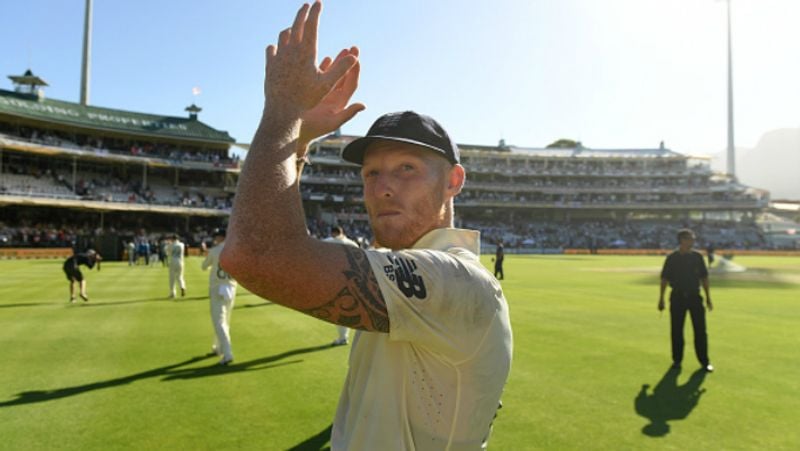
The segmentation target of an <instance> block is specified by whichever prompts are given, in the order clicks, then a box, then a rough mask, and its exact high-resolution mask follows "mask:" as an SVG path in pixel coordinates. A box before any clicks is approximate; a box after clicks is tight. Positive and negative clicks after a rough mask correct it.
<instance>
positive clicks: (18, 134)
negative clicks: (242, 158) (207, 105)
mask: <svg viewBox="0 0 800 451" xmlns="http://www.w3.org/2000/svg"><path fill="white" fill-rule="evenodd" d="M9 78H11V79H12V80H13V81H14V82H15V84H16V89H15V90H14V91H8V90H2V89H0V245H5V246H54V247H64V246H66V247H69V246H73V245H76V246H78V247H85V246H87V245H89V244H91V245H93V246H95V247H97V248H99V250H100V251H101V252H102V253H103V254H104V255H106V256H110V257H112V258H113V257H114V256H117V257H119V256H120V255H121V249H122V246H121V242H122V241H123V240H127V239H129V238H132V236H133V235H134V234H140V233H141V231H142V230H145V233H146V234H148V235H160V234H164V233H168V232H179V233H181V234H182V235H184V236H185V237H186V238H187V239H188V240H189V242H190V243H192V242H194V241H197V239H199V238H200V237H201V236H202V235H204V234H205V231H207V230H209V229H210V228H212V227H214V226H217V225H221V224H222V223H223V222H224V221H226V219H227V216H228V215H229V212H230V206H231V202H232V198H233V194H234V192H235V188H236V181H237V178H238V173H239V170H238V161H237V160H236V159H235V158H232V157H231V154H230V148H231V145H232V144H233V143H234V139H233V138H231V137H230V136H229V135H228V133H227V132H224V131H219V130H216V129H214V128H212V127H210V126H208V125H206V124H204V123H202V122H201V121H200V120H199V119H198V115H197V113H198V112H199V111H200V108H198V107H196V106H195V105H192V106H190V107H188V108H186V110H187V111H188V112H189V114H188V116H187V117H173V116H164V115H156V114H146V113H136V112H130V111H124V110H117V109H110V108H100V107H95V106H85V105H80V104H77V103H72V102H65V101H60V100H50V99H46V98H45V97H44V95H43V92H42V90H41V89H40V88H39V86H43V85H45V86H46V82H44V80H42V79H40V78H39V77H36V76H35V75H33V74H32V73H31V72H30V71H28V72H26V73H25V74H24V75H22V76H15V77H9ZM153 238H155V237H153Z"/></svg>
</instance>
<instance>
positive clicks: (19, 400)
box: [0, 345, 330, 409]
mask: <svg viewBox="0 0 800 451" xmlns="http://www.w3.org/2000/svg"><path fill="white" fill-rule="evenodd" d="M323 349H330V346H329V345H325V346H313V347H308V348H300V349H295V350H292V351H286V352H282V353H280V354H275V355H272V356H269V357H263V358H260V359H255V360H250V361H248V362H242V363H236V364H232V365H229V366H220V365H217V364H216V362H214V364H213V365H212V366H207V367H202V368H186V369H178V368H180V367H182V366H186V365H190V364H192V363H196V362H200V361H203V360H206V359H208V358H211V357H212V355H206V356H197V357H192V358H190V359H187V360H184V361H182V362H178V363H175V364H172V365H166V366H162V367H158V368H154V369H152V370H148V371H142V372H141V373H135V374H131V375H130V376H125V377H119V378H116V379H109V380H106V381H100V382H92V383H89V384H84V385H76V386H73V387H64V388H57V389H53V390H31V391H24V392H20V393H18V394H17V395H16V398H14V399H10V400H8V401H3V402H0V409H2V408H4V407H13V406H17V405H23V404H35V403H40V402H45V401H54V400H57V399H61V398H68V397H70V396H75V395H80V394H82V393H86V392H91V391H94V390H102V389H105V388H113V387H118V386H121V385H126V384H130V383H131V382H135V381H137V380H141V379H149V378H157V377H162V379H161V380H162V381H170V380H175V379H191V378H196V377H206V376H218V375H223V374H227V373H231V372H239V371H249V370H263V369H267V368H273V367H276V366H283V365H289V364H293V363H299V362H302V360H293V361H289V362H281V363H277V364H273V365H268V364H269V363H272V362H276V361H278V360H282V359H285V358H286V357H291V356H295V355H299V354H305V353H309V352H314V351H321V350H323Z"/></svg>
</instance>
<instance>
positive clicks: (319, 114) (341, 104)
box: [298, 47, 366, 152]
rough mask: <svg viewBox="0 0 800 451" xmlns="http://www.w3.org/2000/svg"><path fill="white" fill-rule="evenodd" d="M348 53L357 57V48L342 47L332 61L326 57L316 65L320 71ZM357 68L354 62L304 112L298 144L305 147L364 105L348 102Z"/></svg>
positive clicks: (355, 79) (357, 63) (336, 126)
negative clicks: (329, 89) (349, 103)
mask: <svg viewBox="0 0 800 451" xmlns="http://www.w3.org/2000/svg"><path fill="white" fill-rule="evenodd" d="M347 56H353V57H358V47H351V48H350V49H344V50H342V51H341V52H339V54H338V55H337V56H336V59H335V60H331V59H330V57H325V59H323V60H322V62H321V63H320V65H319V70H320V71H321V72H323V73H324V72H327V71H328V70H330V68H331V67H332V66H334V65H336V64H337V62H338V61H341V60H342V59H343V58H345V57H347ZM360 70H361V64H360V63H359V62H358V61H357V62H356V64H355V65H354V66H353V67H351V68H350V70H348V71H347V72H346V73H345V75H344V76H343V77H342V78H341V79H339V82H338V83H336V86H334V87H333V89H332V90H331V91H330V92H328V94H327V95H326V96H325V97H323V98H322V100H320V102H319V103H317V104H316V105H315V106H314V108H312V109H310V110H307V111H306V112H305V113H303V116H302V119H303V123H302V126H301V128H300V143H301V147H305V145H306V144H308V143H309V142H310V141H311V140H313V139H315V138H318V137H320V136H323V135H325V134H327V133H330V132H332V131H334V130H336V129H337V128H339V127H341V126H342V124H344V123H345V122H347V121H349V120H350V119H352V118H353V116H355V115H356V114H357V113H359V112H360V111H363V110H364V108H366V107H365V106H364V104H363V103H354V104H351V105H349V106H348V105H347V103H348V102H349V101H350V98H351V97H352V96H353V93H354V92H355V91H356V88H357V87H358V76H359V72H360ZM298 151H299V152H302V151H304V149H298Z"/></svg>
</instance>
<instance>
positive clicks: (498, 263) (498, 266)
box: [494, 260, 504, 280]
mask: <svg viewBox="0 0 800 451" xmlns="http://www.w3.org/2000/svg"><path fill="white" fill-rule="evenodd" d="M494 276H495V277H497V278H498V279H500V280H503V277H504V275H503V260H495V262H494Z"/></svg>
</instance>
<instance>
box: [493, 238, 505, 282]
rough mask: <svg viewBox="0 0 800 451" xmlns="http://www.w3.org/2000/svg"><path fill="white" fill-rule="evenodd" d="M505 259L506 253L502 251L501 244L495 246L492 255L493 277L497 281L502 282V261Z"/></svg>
mask: <svg viewBox="0 0 800 451" xmlns="http://www.w3.org/2000/svg"><path fill="white" fill-rule="evenodd" d="M505 258H506V253H505V251H504V250H503V243H498V244H497V250H496V251H495V253H494V276H495V277H497V280H503V278H504V277H505V275H504V274H503V260H505Z"/></svg>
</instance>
